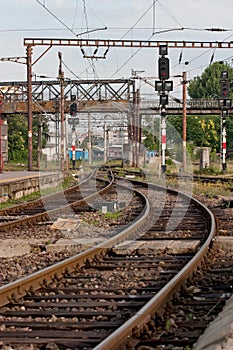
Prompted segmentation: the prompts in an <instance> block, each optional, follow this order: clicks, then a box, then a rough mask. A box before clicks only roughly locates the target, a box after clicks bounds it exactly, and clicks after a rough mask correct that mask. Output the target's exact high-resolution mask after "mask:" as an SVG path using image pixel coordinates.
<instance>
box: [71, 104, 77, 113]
mask: <svg viewBox="0 0 233 350" xmlns="http://www.w3.org/2000/svg"><path fill="white" fill-rule="evenodd" d="M76 114H77V103H76V102H73V103H71V105H70V115H72V116H74V115H76Z"/></svg>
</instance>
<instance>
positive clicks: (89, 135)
mask: <svg viewBox="0 0 233 350" xmlns="http://www.w3.org/2000/svg"><path fill="white" fill-rule="evenodd" d="M91 149H92V146H91V114H90V112H88V163H89V165H91V163H92V154H91Z"/></svg>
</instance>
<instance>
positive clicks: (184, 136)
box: [182, 72, 187, 172]
mask: <svg viewBox="0 0 233 350" xmlns="http://www.w3.org/2000/svg"><path fill="white" fill-rule="evenodd" d="M182 84H183V157H182V159H183V171H184V172H185V171H186V128H187V126H186V119H187V118H186V116H187V114H186V98H187V85H186V84H187V73H186V72H183V81H182Z"/></svg>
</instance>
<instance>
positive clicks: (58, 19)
mask: <svg viewBox="0 0 233 350" xmlns="http://www.w3.org/2000/svg"><path fill="white" fill-rule="evenodd" d="M36 2H37V3H38V4H39V5H41V6H42V7H43V8H44V9H45V10H46V11H47V12H48V13H49V14H50V15H51V16H53V17H54V18H55V19H56V20H57V21H58V22H59V23H61V24H62V25H63V26H64V27H65V28H66V29H67V30H69V31H70V32H71V33H72V34H74V35H75V36H77V34H76V33H75V32H74V31H73V30H72V29H71V28H69V27H68V26H67V25H66V24H65V23H64V22H63V21H62V20H60V18H58V17H57V16H56V15H55V14H54V13H53V12H52V11H50V10H49V9H48V7H46V6H45V5H43V4H42V3H41V2H40V1H39V0H36Z"/></svg>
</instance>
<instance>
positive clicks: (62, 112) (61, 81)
mask: <svg viewBox="0 0 233 350" xmlns="http://www.w3.org/2000/svg"><path fill="white" fill-rule="evenodd" d="M58 58H59V71H58V79H59V81H60V117H61V172H62V173H63V172H64V170H65V126H64V124H65V115H64V72H63V71H62V54H61V52H58Z"/></svg>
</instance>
